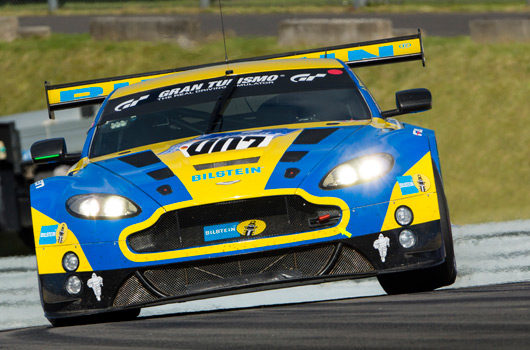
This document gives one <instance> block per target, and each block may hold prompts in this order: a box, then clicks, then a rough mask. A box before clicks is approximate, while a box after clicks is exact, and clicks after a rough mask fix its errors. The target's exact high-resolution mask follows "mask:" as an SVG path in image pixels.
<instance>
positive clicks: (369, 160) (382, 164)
mask: <svg viewBox="0 0 530 350" xmlns="http://www.w3.org/2000/svg"><path fill="white" fill-rule="evenodd" d="M393 166H394V157H392V156H391V155H390V154H388V153H375V154H370V155H368V156H363V157H359V158H355V159H352V160H350V161H348V162H346V163H343V164H341V165H339V166H337V167H335V168H334V169H333V170H331V171H330V172H329V173H328V174H327V175H326V176H324V178H323V179H322V181H321V182H320V188H322V189H324V190H334V189H337V188H343V187H348V186H353V185H358V184H360V183H363V182H368V181H372V180H375V179H378V178H380V177H382V176H383V175H385V174H387V173H388V172H389V171H390V170H392V167H393Z"/></svg>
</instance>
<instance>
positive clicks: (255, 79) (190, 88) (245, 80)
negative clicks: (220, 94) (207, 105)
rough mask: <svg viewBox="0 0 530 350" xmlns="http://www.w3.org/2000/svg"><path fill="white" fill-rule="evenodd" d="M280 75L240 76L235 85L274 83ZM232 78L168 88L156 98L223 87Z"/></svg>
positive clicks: (169, 97)
mask: <svg viewBox="0 0 530 350" xmlns="http://www.w3.org/2000/svg"><path fill="white" fill-rule="evenodd" d="M279 77H280V76H279V75H277V74H271V75H257V76H252V77H241V78H239V79H238V80H237V83H236V86H255V85H268V84H274V82H275V81H276V80H278V78H279ZM233 80H234V79H232V78H231V79H221V80H213V81H208V82H205V83H198V84H190V85H186V86H183V87H176V88H173V89H168V90H164V91H162V92H161V93H160V94H159V95H158V100H159V101H161V100H167V99H171V98H174V97H181V96H186V95H192V94H196V93H201V92H210V91H215V90H221V89H224V88H226V87H227V86H228V84H230V83H231V82H232V81H233Z"/></svg>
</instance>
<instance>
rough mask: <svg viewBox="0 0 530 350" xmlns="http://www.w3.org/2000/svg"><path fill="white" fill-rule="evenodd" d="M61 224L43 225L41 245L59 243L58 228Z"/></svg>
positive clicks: (40, 236) (40, 238)
mask: <svg viewBox="0 0 530 350" xmlns="http://www.w3.org/2000/svg"><path fill="white" fill-rule="evenodd" d="M58 228H59V225H50V226H42V227H41V228H40V235H39V245H45V244H55V243H57V229H58Z"/></svg>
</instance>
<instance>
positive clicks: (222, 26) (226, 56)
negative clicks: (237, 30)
mask: <svg viewBox="0 0 530 350" xmlns="http://www.w3.org/2000/svg"><path fill="white" fill-rule="evenodd" d="M219 13H220V14H221V29H222V31H223V43H224V46H225V62H226V64H228V52H227V51H226V37H225V23H224V21H223V6H221V0H219Z"/></svg>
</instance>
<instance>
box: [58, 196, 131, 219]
mask: <svg viewBox="0 0 530 350" xmlns="http://www.w3.org/2000/svg"><path fill="white" fill-rule="evenodd" d="M66 209H67V210H68V212H69V213H70V214H72V215H73V216H76V217H79V218H82V219H92V220H95V219H99V220H101V219H121V218H128V217H132V216H136V215H138V214H140V207H138V205H136V204H135V203H133V202H132V201H131V200H129V199H127V198H125V197H122V196H118V195H114V194H105V193H89V194H79V195H77V196H73V197H71V198H70V199H68V200H67V201H66Z"/></svg>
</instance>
